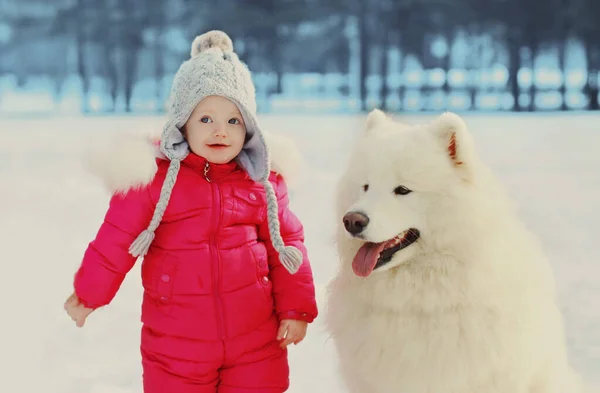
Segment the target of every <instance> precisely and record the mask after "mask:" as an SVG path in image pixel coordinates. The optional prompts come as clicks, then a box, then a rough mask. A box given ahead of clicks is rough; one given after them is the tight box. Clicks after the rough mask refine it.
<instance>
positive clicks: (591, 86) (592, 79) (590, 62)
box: [584, 37, 600, 111]
mask: <svg viewBox="0 0 600 393" xmlns="http://www.w3.org/2000/svg"><path fill="white" fill-rule="evenodd" d="M584 46H585V58H586V63H587V67H586V68H587V71H588V80H587V84H586V85H585V93H586V95H587V98H588V102H589V104H588V109H589V110H592V111H597V110H600V105H599V103H598V93H599V89H598V87H599V86H598V67H597V66H598V64H597V62H596V61H595V60H596V56H597V55H598V53H597V52H596V51H597V49H596V48H595V46H594V44H593V41H592V39H591V37H586V38H585V39H584Z"/></svg>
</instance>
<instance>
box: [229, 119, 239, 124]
mask: <svg viewBox="0 0 600 393" xmlns="http://www.w3.org/2000/svg"><path fill="white" fill-rule="evenodd" d="M229 124H240V121H239V120H238V119H236V118H233V119H229Z"/></svg>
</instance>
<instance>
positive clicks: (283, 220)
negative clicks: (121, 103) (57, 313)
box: [65, 31, 317, 393]
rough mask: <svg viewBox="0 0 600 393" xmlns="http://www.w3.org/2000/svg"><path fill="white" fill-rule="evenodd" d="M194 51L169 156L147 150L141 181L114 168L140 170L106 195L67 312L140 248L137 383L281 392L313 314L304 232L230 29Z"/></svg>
mask: <svg viewBox="0 0 600 393" xmlns="http://www.w3.org/2000/svg"><path fill="white" fill-rule="evenodd" d="M191 55H192V56H191V59H189V60H187V61H186V62H184V63H183V64H182V66H181V68H180V69H179V71H178V72H177V74H176V76H175V79H174V82H173V89H172V97H171V98H172V101H171V102H172V103H171V108H170V111H169V114H168V115H169V118H168V121H167V124H166V125H165V127H164V130H163V133H162V138H161V141H160V150H161V153H162V154H163V155H164V156H165V158H166V159H160V158H159V159H156V160H155V158H154V157H153V156H151V157H152V159H151V165H152V166H153V167H154V168H155V169H156V164H158V165H157V166H158V168H157V170H156V173H155V174H154V172H153V171H151V173H152V175H153V176H150V177H151V179H145V180H146V181H143V180H142V178H143V177H144V176H142V173H147V171H144V170H140V169H139V168H123V171H125V172H127V171H128V170H130V171H132V172H134V173H135V174H137V175H138V178H136V179H131V181H130V182H129V183H128V184H127V185H126V186H125V187H123V186H122V185H121V187H120V190H118V191H120V192H116V193H115V194H114V195H113V196H112V198H111V201H110V206H109V209H108V212H107V213H106V217H105V220H104V223H103V224H102V226H101V227H100V229H99V231H98V234H97V236H96V238H95V239H94V241H92V242H91V243H90V245H89V247H88V249H87V250H86V252H85V255H84V258H83V262H82V264H81V266H80V268H79V269H78V271H77V273H76V275H75V282H74V287H75V291H74V293H73V294H72V295H71V296H70V297H69V299H67V301H66V303H65V309H66V310H67V312H68V314H69V315H70V317H71V318H72V319H73V320H74V321H76V323H77V326H83V324H84V322H85V319H86V317H87V316H88V315H89V314H90V313H91V312H92V311H93V310H95V309H97V308H98V307H102V306H105V305H107V304H108V303H110V301H111V300H112V299H113V297H114V296H115V294H116V292H117V291H118V289H119V287H120V285H121V283H122V281H123V279H124V277H125V275H126V274H127V272H128V271H129V270H130V269H131V268H132V266H133V265H134V263H135V260H136V257H138V256H144V261H143V264H142V282H143V286H144V298H143V304H142V323H143V327H142V336H141V354H142V364H143V382H144V392H146V393H188V392H189V393H204V392H219V393H242V392H257V393H258V392H261V393H269V392H272V393H279V392H284V391H286V390H287V388H288V385H289V369H288V360H287V345H289V344H291V343H294V344H297V343H299V342H300V341H302V339H303V338H304V336H305V334H306V328H307V324H308V323H310V322H312V321H313V320H314V319H315V318H316V316H317V306H316V301H315V289H314V284H313V278H312V272H311V267H310V264H309V261H308V257H307V253H306V249H305V247H304V245H303V228H302V225H301V223H300V221H299V220H298V219H297V217H296V216H295V215H294V214H293V213H292V212H291V211H290V210H289V207H288V204H289V201H288V195H287V189H286V184H285V181H284V179H283V178H282V176H281V175H278V174H275V173H274V172H271V171H270V162H269V154H268V150H267V146H266V144H265V139H264V135H263V134H262V133H261V130H260V128H259V125H258V122H257V119H256V115H255V112H256V103H255V92H254V86H253V84H252V80H251V78H250V72H249V71H248V69H247V68H246V66H245V65H244V64H243V63H241V62H240V60H239V59H238V57H237V55H236V54H235V53H234V52H233V44H232V42H231V39H230V38H229V37H228V36H227V35H226V34H225V33H223V32H221V31H211V32H208V33H205V34H203V35H201V36H198V37H197V38H196V39H195V40H194V42H193V44H192V52H191ZM131 154H132V156H133V155H135V153H131ZM128 159H129V161H132V162H133V159H131V157H129V158H128ZM138 161H139V160H138ZM141 164H142V163H140V165H141ZM135 165H137V163H136V164H135ZM119 176H121V180H122V177H123V176H124V175H123V174H122V173H119ZM280 230H281V233H280Z"/></svg>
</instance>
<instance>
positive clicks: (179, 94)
mask: <svg viewBox="0 0 600 393" xmlns="http://www.w3.org/2000/svg"><path fill="white" fill-rule="evenodd" d="M211 95H216V96H221V97H225V98H227V99H229V100H231V101H232V102H233V103H235V104H236V105H237V107H238V109H239V111H240V113H241V114H242V117H243V118H244V123H245V124H246V142H245V144H244V146H243V148H242V151H241V152H240V154H239V155H238V156H237V161H238V163H239V164H240V166H242V167H243V168H244V169H245V170H246V172H247V173H248V175H249V176H250V178H251V179H252V180H254V181H256V182H260V183H261V184H262V186H263V187H264V189H265V192H266V195H267V215H268V225H269V235H270V237H271V241H272V243H273V247H274V248H275V250H277V252H278V253H279V259H280V261H281V263H282V264H283V266H284V267H285V268H286V269H287V270H288V271H289V272H290V273H292V274H293V273H296V272H297V271H298V268H299V267H300V265H301V263H302V259H303V257H302V253H301V252H300V251H299V250H298V249H296V248H295V247H292V246H285V244H284V243H283V239H282V238H281V234H280V230H279V228H280V227H279V218H278V206H277V197H276V195H275V192H274V190H273V187H272V185H271V182H269V174H270V168H269V151H268V148H267V145H266V143H265V138H264V136H263V134H262V133H261V131H260V127H259V125H258V119H257V118H256V94H255V89H254V84H253V83H252V78H251V76H250V71H249V70H248V68H247V67H246V65H245V64H244V63H242V62H241V61H240V59H239V58H238V56H237V55H236V54H235V52H234V51H233V43H232V41H231V38H229V36H228V35H227V34H225V33H224V32H222V31H217V30H213V31H209V32H207V33H204V34H202V35H199V36H198V37H196V38H195V39H194V41H193V43H192V50H191V58H190V59H188V60H187V61H185V62H184V63H183V64H182V65H181V67H180V68H179V70H178V71H177V74H176V75H175V78H174V80H173V87H172V89H171V97H170V108H169V111H168V119H167V122H166V124H165V126H164V129H163V133H162V137H161V142H160V143H161V144H160V150H161V151H162V153H163V154H164V155H165V156H166V157H167V159H169V160H170V161H171V162H170V164H169V169H168V170H167V176H166V178H165V181H164V184H163V186H162V190H161V192H160V198H159V201H158V203H157V205H156V209H155V211H154V216H153V217H152V220H151V221H150V225H149V226H148V228H147V229H146V230H145V231H144V232H142V233H141V234H140V235H139V236H138V238H137V239H136V240H135V241H134V242H133V243H132V244H131V247H130V249H129V252H130V253H131V254H132V255H133V256H144V255H146V253H147V252H148V249H149V248H150V244H151V243H152V241H153V240H154V231H155V230H156V228H157V227H158V225H159V224H160V221H161V220H162V216H163V214H164V212H165V210H166V207H167V204H168V203H169V198H170V196H171V191H172V190H173V186H174V185H175V181H176V180H177V173H178V172H179V167H180V163H181V161H182V160H183V159H184V158H185V157H187V155H188V154H189V152H190V149H189V145H188V143H187V142H186V140H185V138H184V136H183V134H182V132H181V131H180V129H181V127H183V126H184V125H185V123H186V122H187V120H188V118H189V117H190V115H191V113H192V111H193V110H194V108H195V107H196V105H198V103H199V102H200V101H201V100H202V99H204V98H205V97H208V96H211Z"/></svg>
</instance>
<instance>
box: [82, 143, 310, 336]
mask: <svg viewBox="0 0 600 393" xmlns="http://www.w3.org/2000/svg"><path fill="white" fill-rule="evenodd" d="M157 163H158V170H157V172H156V175H155V176H154V179H153V180H152V182H151V183H150V184H147V185H145V186H141V187H138V188H136V189H129V190H128V191H126V192H124V193H120V194H115V195H113V197H112V198H111V201H110V207H109V209H108V212H107V213H106V217H105V219H104V223H103V224H102V226H101V227H100V229H99V231H98V234H97V236H96V238H95V239H94V240H93V241H92V242H91V243H90V244H89V247H88V248H87V250H86V252H85V255H84V258H83V262H82V264H81V266H80V268H79V270H78V271H77V273H76V275H75V292H76V294H77V296H78V297H79V298H80V299H81V301H82V302H83V303H84V304H85V305H86V306H88V307H91V308H97V307H101V306H104V305H106V304H108V303H109V302H110V301H111V300H112V299H113V297H114V296H115V294H116V292H117V290H118V289H119V287H120V285H121V283H122V281H123V279H124V277H125V275H126V274H127V272H128V271H129V270H130V269H131V268H132V267H133V265H134V263H135V258H134V257H132V256H131V255H130V254H129V253H128V249H129V246H130V244H131V243H132V242H133V241H134V240H135V238H136V237H137V236H138V235H139V234H140V233H141V232H142V231H143V230H144V229H146V227H147V225H148V223H149V222H150V219H151V217H152V214H153V212H154V208H155V205H156V203H157V201H158V198H159V194H160V190H161V187H162V184H163V181H164V179H165V176H166V172H167V168H168V164H169V162H168V161H166V160H162V159H158V160H157ZM205 165H206V160H205V159H204V158H202V157H199V156H197V155H195V154H192V153H190V154H189V155H188V157H187V158H186V159H185V160H184V161H182V164H181V169H180V170H179V174H178V177H177V181H176V183H175V187H174V189H173V192H172V194H171V199H170V201H169V204H168V207H167V209H166V212H165V214H164V216H163V218H162V222H161V224H160V225H159V227H158V229H157V230H156V237H155V239H154V241H153V243H152V245H151V247H150V250H149V252H148V254H147V255H146V257H145V258H144V260H143V263H142V283H143V286H144V299H143V305H142V322H143V323H144V324H146V326H148V327H150V328H152V329H153V330H156V331H159V332H162V333H165V334H170V335H176V336H181V337H189V338H194V339H200V340H220V339H226V338H233V337H238V336H241V335H244V334H245V333H248V332H250V331H253V330H255V329H256V328H258V327H259V326H262V325H264V324H265V323H266V322H267V321H268V320H269V319H270V318H272V317H273V315H274V314H276V315H277V316H278V317H279V318H280V319H301V320H305V321H308V322H312V321H313V319H314V318H315V317H316V316H317V306H316V301H315V289H314V284H313V277H312V271H311V267H310V264H309V260H308V257H307V253H306V248H305V246H304V244H303V240H304V235H303V227H302V224H301V223H300V221H299V220H298V218H297V217H296V216H295V215H294V214H293V213H292V212H291V211H290V209H289V207H288V204H289V201H288V193H287V188H286V183H285V182H284V180H283V178H282V177H281V176H280V175H276V174H275V173H272V174H271V177H270V181H271V182H272V184H273V187H274V189H275V191H276V194H277V197H278V202H279V220H280V223H281V235H282V238H283V240H284V242H285V243H286V245H293V246H295V247H296V248H298V249H299V250H300V251H301V252H302V253H303V255H304V263H303V264H302V266H301V267H300V270H299V271H298V272H297V273H296V274H294V275H291V274H290V273H288V271H287V270H286V269H285V268H284V267H283V266H282V265H281V263H280V262H279V259H278V255H277V253H276V252H275V250H274V249H273V247H272V245H271V241H270V238H269V230H268V227H267V220H266V209H267V204H266V195H265V192H264V189H263V187H262V186H261V185H260V184H258V183H255V182H253V181H252V180H251V179H249V177H248V176H247V175H246V172H245V171H244V170H243V169H241V168H240V167H239V166H238V165H237V164H235V163H230V164H224V165H214V164H210V165H209V170H208V178H209V179H210V182H209V181H207V179H206V178H205V175H204V170H205Z"/></svg>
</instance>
